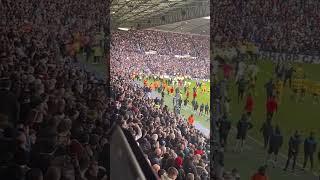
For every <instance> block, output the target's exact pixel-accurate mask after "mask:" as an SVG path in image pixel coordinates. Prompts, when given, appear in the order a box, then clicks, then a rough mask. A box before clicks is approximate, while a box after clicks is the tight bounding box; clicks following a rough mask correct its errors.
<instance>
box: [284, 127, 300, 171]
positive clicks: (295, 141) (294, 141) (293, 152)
mask: <svg viewBox="0 0 320 180" xmlns="http://www.w3.org/2000/svg"><path fill="white" fill-rule="evenodd" d="M300 144H301V139H300V134H299V133H298V131H296V132H295V133H294V135H293V136H291V137H290V140H289V150H288V159H287V163H286V166H285V168H284V169H283V170H284V171H286V170H287V168H288V166H289V163H290V160H291V159H293V163H292V172H293V171H294V169H295V166H296V160H297V156H298V153H299V146H300Z"/></svg>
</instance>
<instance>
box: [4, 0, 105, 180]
mask: <svg viewBox="0 0 320 180" xmlns="http://www.w3.org/2000/svg"><path fill="white" fill-rule="evenodd" d="M0 3H1V6H0V8H1V9H0V16H1V29H0V39H1V45H0V46H1V47H0V58H1V60H0V78H1V79H0V99H1V101H0V147H1V149H0V177H1V179H6V180H42V179H45V180H61V179H65V180H75V179H77V180H78V179H79V180H82V179H83V180H96V179H107V177H108V176H109V167H108V166H109V162H108V159H109V158H108V155H109V152H108V150H109V148H108V146H109V145H108V139H107V136H106V134H105V132H106V131H107V130H108V128H109V125H108V124H110V123H109V119H108V117H109V116H108V113H107V112H108V110H109V108H110V106H111V104H110V101H108V98H107V94H106V90H105V89H106V86H105V85H104V80H99V79H97V78H96V76H94V74H92V73H90V72H87V71H85V70H84V69H82V68H81V66H78V65H75V64H74V62H76V61H77V60H78V58H77V56H76V55H77V53H78V52H82V50H83V49H86V48H88V47H89V48H92V47H94V46H95V45H96V43H97V42H95V40H94V37H95V36H96V33H98V32H99V33H100V32H101V31H103V30H104V28H105V27H108V25H107V23H108V22H107V19H106V17H105V16H103V14H105V9H106V8H107V7H106V3H105V2H104V1H92V0H85V1H68V0H61V1H50V0H44V1H31V0H27V1H24V0H17V1H10V0H9V1H1V2H0ZM104 26H105V27H104Z"/></svg>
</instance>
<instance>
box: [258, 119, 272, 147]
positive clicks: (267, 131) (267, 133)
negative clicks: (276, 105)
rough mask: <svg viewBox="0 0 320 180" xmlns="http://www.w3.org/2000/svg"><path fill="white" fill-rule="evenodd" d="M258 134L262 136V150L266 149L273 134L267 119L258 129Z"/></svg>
mask: <svg viewBox="0 0 320 180" xmlns="http://www.w3.org/2000/svg"><path fill="white" fill-rule="evenodd" d="M260 133H262V135H263V140H264V148H265V149H266V148H267V147H268V144H269V140H270V137H271V135H272V133H273V127H272V124H271V119H270V118H268V119H267V120H266V121H265V122H264V123H263V124H262V127H261V128H260Z"/></svg>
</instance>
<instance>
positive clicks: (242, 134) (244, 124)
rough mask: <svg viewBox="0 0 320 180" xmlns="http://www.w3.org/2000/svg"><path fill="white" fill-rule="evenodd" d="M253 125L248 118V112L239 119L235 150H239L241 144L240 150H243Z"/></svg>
mask: <svg viewBox="0 0 320 180" xmlns="http://www.w3.org/2000/svg"><path fill="white" fill-rule="evenodd" d="M252 127H253V126H252V124H251V123H250V122H248V118H247V116H246V114H243V115H242V117H241V120H240V121H238V124H237V143H236V146H235V152H236V151H237V150H238V148H239V146H240V152H242V150H243V147H244V144H245V141H246V137H247V133H248V130H249V129H251V128H252Z"/></svg>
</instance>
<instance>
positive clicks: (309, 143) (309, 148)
mask: <svg viewBox="0 0 320 180" xmlns="http://www.w3.org/2000/svg"><path fill="white" fill-rule="evenodd" d="M316 148H317V142H316V140H315V138H314V133H313V132H311V133H310V136H309V137H307V138H306V139H305V141H304V162H303V168H302V170H305V168H306V166H307V163H308V160H310V164H311V168H310V169H311V170H312V169H313V155H314V153H315V152H316Z"/></svg>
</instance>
